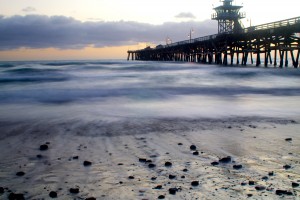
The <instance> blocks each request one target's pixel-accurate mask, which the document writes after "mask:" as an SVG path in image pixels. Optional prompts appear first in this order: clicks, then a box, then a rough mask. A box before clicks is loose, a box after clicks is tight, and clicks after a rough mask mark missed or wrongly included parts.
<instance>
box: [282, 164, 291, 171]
mask: <svg viewBox="0 0 300 200" xmlns="http://www.w3.org/2000/svg"><path fill="white" fill-rule="evenodd" d="M283 168H284V169H285V170H288V169H291V168H292V166H291V165H284V166H283Z"/></svg>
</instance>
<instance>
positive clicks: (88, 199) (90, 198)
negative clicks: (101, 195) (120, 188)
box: [85, 197, 96, 200]
mask: <svg viewBox="0 0 300 200" xmlns="http://www.w3.org/2000/svg"><path fill="white" fill-rule="evenodd" d="M85 200H96V198H95V197H89V198H86V199H85Z"/></svg>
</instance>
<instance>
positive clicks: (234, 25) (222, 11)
mask: <svg viewBox="0 0 300 200" xmlns="http://www.w3.org/2000/svg"><path fill="white" fill-rule="evenodd" d="M220 1H221V2H223V5H221V6H218V7H215V8H214V10H215V11H216V12H215V13H214V14H212V16H211V18H212V19H213V20H217V21H218V33H219V34H220V33H237V32H240V31H241V30H242V29H243V28H244V27H243V24H242V22H241V21H240V20H241V19H243V18H245V17H246V14H245V13H244V12H240V9H241V8H242V7H243V6H237V5H232V2H233V0H220Z"/></svg>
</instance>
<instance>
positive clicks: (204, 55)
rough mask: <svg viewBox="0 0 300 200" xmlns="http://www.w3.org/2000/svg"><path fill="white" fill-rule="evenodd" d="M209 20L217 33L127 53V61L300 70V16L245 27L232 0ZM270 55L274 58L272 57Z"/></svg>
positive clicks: (243, 14) (224, 4) (241, 13)
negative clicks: (215, 25) (215, 23)
mask: <svg viewBox="0 0 300 200" xmlns="http://www.w3.org/2000/svg"><path fill="white" fill-rule="evenodd" d="M222 2H223V5H221V6H218V7H215V8H214V10H215V11H216V12H215V13H214V14H212V19H213V20H217V21H218V34H214V35H208V36H204V37H199V38H195V39H189V40H185V41H179V42H175V43H171V44H166V45H158V46H156V47H155V48H151V47H146V48H145V49H141V50H133V51H130V50H129V51H128V52H127V53H128V58H127V60H130V59H131V60H143V61H177V62H198V63H209V64H212V63H215V64H220V65H234V64H236V65H247V64H248V63H249V62H251V64H255V65H256V66H260V65H262V64H264V66H266V67H267V66H268V65H269V64H271V65H274V66H279V67H283V66H285V67H288V66H289V62H292V63H291V64H292V66H293V67H295V68H298V67H299V56H300V17H295V18H291V19H285V20H281V21H276V22H272V23H267V24H262V25H258V26H250V27H248V28H244V27H243V24H242V23H241V19H242V18H245V16H246V15H245V13H243V12H240V9H241V8H242V6H236V5H233V4H232V2H233V0H222ZM272 55H273V56H272Z"/></svg>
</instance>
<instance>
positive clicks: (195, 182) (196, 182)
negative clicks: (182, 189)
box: [191, 181, 199, 187]
mask: <svg viewBox="0 0 300 200" xmlns="http://www.w3.org/2000/svg"><path fill="white" fill-rule="evenodd" d="M191 185H192V186H194V187H196V186H198V185H199V181H192V182H191Z"/></svg>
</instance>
